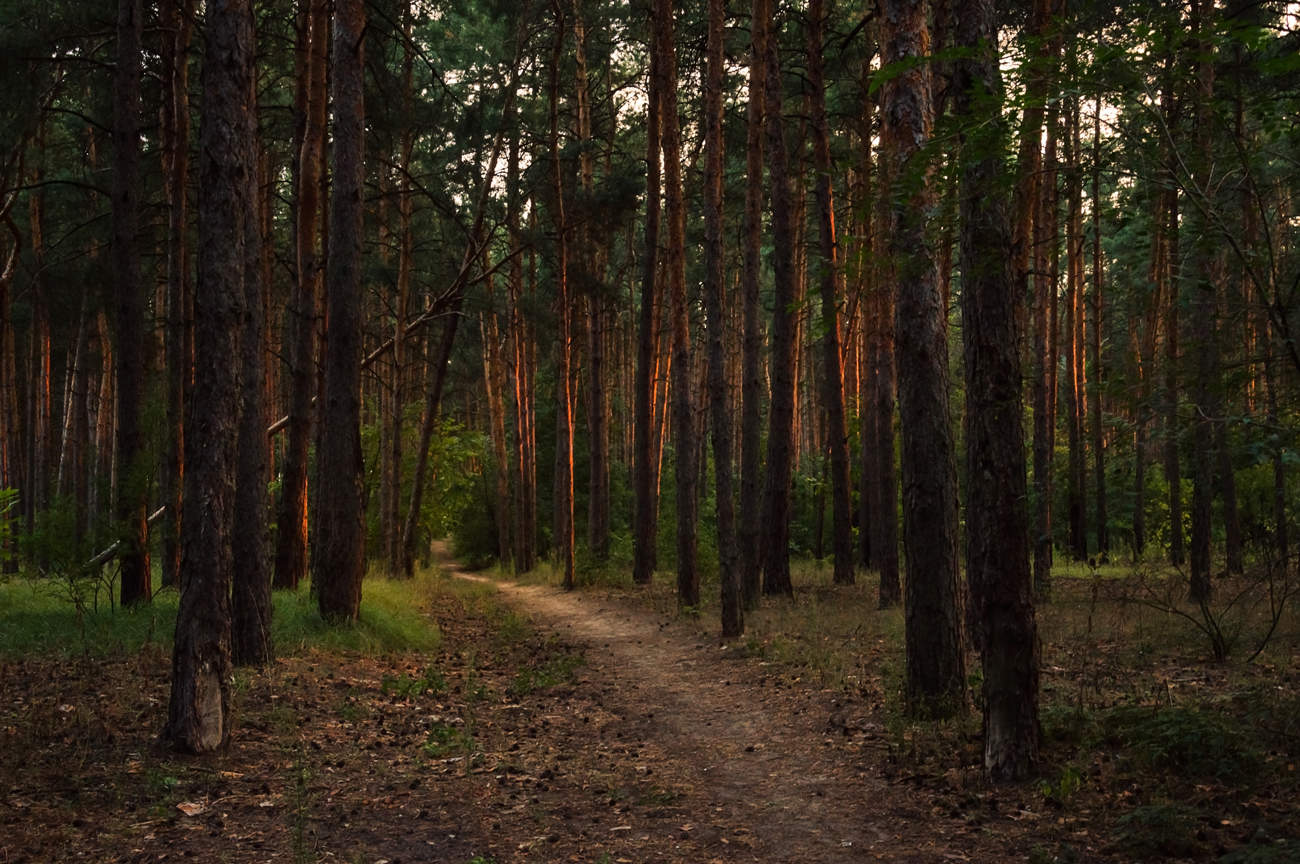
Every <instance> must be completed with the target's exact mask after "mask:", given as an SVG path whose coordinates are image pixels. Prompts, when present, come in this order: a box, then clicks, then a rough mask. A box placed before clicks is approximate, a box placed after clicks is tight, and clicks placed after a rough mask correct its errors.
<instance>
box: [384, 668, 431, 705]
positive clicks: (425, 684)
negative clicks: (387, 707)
mask: <svg viewBox="0 0 1300 864" xmlns="http://www.w3.org/2000/svg"><path fill="white" fill-rule="evenodd" d="M380 689H381V690H382V691H383V692H384V693H386V694H388V693H391V694H394V695H396V696H401V697H402V698H404V699H412V698H415V697H417V696H426V695H430V694H435V695H436V694H439V693H446V692H447V679H446V677H445V676H444V675H443V674H442V673H441V672H440V671H438V670H437V669H435V668H433V667H432V666H428V667H426V668H425V670H424V672H423V673H421V674H420V676H419V677H416V676H413V675H407V674H406V673H405V672H403V673H401V674H399V675H385V676H384V677H383V680H382V681H381V682H380Z"/></svg>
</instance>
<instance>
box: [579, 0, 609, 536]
mask: <svg viewBox="0 0 1300 864" xmlns="http://www.w3.org/2000/svg"><path fill="white" fill-rule="evenodd" d="M573 40H574V58H575V60H576V73H577V81H576V82H575V83H576V93H577V109H578V118H577V119H578V129H577V132H578V144H579V147H580V149H579V152H578V166H579V168H578V182H579V186H580V188H581V190H582V198H583V210H584V213H583V215H582V217H581V218H580V219H579V223H578V227H577V238H576V239H577V244H576V245H577V253H578V254H577V255H576V256H574V257H575V258H576V261H577V264H578V267H577V270H578V283H579V285H580V286H581V287H582V291H583V293H584V294H585V297H586V303H587V321H586V324H587V332H586V337H587V370H586V371H587V455H588V481H587V545H588V547H589V549H590V551H591V557H592V558H593V559H595V560H596V561H605V560H607V559H608V558H609V428H608V425H607V424H606V417H607V416H608V410H607V408H606V407H605V403H606V400H607V396H606V394H605V332H604V331H605V298H604V294H603V286H601V285H600V279H601V274H600V273H599V272H598V268H597V267H596V259H597V257H598V256H597V254H596V245H595V237H594V232H593V230H592V229H593V227H594V226H593V225H592V215H591V214H592V212H593V211H592V210H591V204H592V200H591V199H592V195H593V192H594V189H595V168H594V165H595V163H594V159H593V156H592V146H591V144H592V137H591V87H590V82H589V77H588V73H587V29H586V25H585V23H584V22H583V19H582V4H581V2H580V0H573Z"/></svg>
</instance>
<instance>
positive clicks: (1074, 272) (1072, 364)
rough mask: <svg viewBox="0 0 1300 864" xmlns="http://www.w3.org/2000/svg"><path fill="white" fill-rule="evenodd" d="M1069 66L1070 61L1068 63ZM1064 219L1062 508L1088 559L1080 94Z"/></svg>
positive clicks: (1071, 112) (1072, 115) (1073, 117)
mask: <svg viewBox="0 0 1300 864" xmlns="http://www.w3.org/2000/svg"><path fill="white" fill-rule="evenodd" d="M1071 65H1073V63H1072V64H1071ZM1065 128H1066V141H1065V146H1066V187H1067V190H1066V198H1067V205H1066V206H1067V208H1068V210H1067V213H1066V217H1065V226H1066V227H1065V374H1066V380H1065V414H1066V418H1065V419H1066V430H1067V436H1068V443H1069V467H1068V471H1067V474H1066V509H1067V511H1068V514H1069V522H1070V554H1071V555H1072V556H1073V557H1074V559H1075V560H1076V561H1082V560H1084V559H1085V558H1087V557H1088V517H1087V510H1086V509H1085V508H1086V505H1085V500H1086V492H1085V469H1084V464H1085V461H1084V452H1083V450H1084V438H1083V426H1084V423H1083V419H1084V412H1085V404H1084V403H1085V398H1086V397H1085V387H1086V383H1085V381H1084V374H1083V371H1084V367H1083V351H1084V343H1083V332H1084V325H1083V310H1084V284H1083V230H1082V224H1083V223H1082V219H1083V215H1082V214H1083V180H1082V173H1081V172H1082V169H1081V168H1080V166H1079V97H1078V96H1077V95H1073V96H1070V97H1069V100H1068V102H1067V106H1066V121H1065Z"/></svg>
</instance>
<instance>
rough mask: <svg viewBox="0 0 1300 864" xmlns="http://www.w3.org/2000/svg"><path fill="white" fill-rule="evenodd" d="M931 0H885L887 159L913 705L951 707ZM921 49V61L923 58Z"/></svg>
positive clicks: (944, 360)
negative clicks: (930, 151)
mask: <svg viewBox="0 0 1300 864" xmlns="http://www.w3.org/2000/svg"><path fill="white" fill-rule="evenodd" d="M927 6H928V4H927V3H925V2H921V0H881V2H880V6H879V10H880V13H881V62H882V64H883V65H884V66H885V67H886V68H893V69H897V70H898V74H897V75H895V76H893V77H892V78H890V80H889V81H888V82H887V83H886V84H885V85H884V86H883V87H882V89H881V96H882V106H881V110H882V126H881V145H882V148H883V155H882V170H883V171H884V172H885V173H886V176H887V187H888V189H889V191H890V196H891V212H890V225H889V235H888V236H889V238H890V240H889V248H888V253H889V256H890V258H891V260H892V263H893V266H894V268H895V278H896V283H895V284H896V286H897V293H896V301H895V309H894V322H895V333H896V338H897V346H896V352H895V353H896V357H897V362H898V406H899V415H900V418H901V420H902V469H903V548H904V553H905V556H906V561H907V579H906V597H905V606H906V656H907V701H908V706H909V710H910V711H911V712H912V713H914V714H917V715H921V716H932V717H938V716H946V715H950V714H953V713H956V712H959V711H961V710H962V708H963V707H964V703H965V695H964V694H965V684H966V668H965V658H964V656H963V652H962V631H961V621H960V617H959V615H958V611H957V610H958V607H959V603H958V597H959V587H958V579H957V576H958V566H957V476H956V468H955V466H954V463H953V458H954V457H953V443H952V424H951V415H950V413H949V409H948V345H947V338H946V336H947V328H946V322H945V320H944V310H945V306H944V301H943V295H942V292H941V287H940V284H939V276H938V272H937V268H936V256H935V254H934V248H933V241H932V238H931V237H930V232H929V227H930V226H929V222H930V220H931V218H932V217H933V213H934V208H935V205H936V199H935V194H934V189H933V179H932V176H931V174H932V170H931V168H930V166H929V165H928V164H927V158H928V157H927V156H926V154H925V152H924V148H925V147H926V146H927V145H928V143H929V141H930V135H931V131H932V129H933V123H934V108H933V100H932V94H931V81H930V70H929V66H928V65H927V64H926V63H925V62H924V60H923V58H926V57H928V56H929V54H930V37H929V31H928V29H927V25H926V8H927ZM918 61H919V62H918Z"/></svg>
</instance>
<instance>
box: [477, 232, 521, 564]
mask: <svg viewBox="0 0 1300 864" xmlns="http://www.w3.org/2000/svg"><path fill="white" fill-rule="evenodd" d="M490 266H491V264H490V261H489V260H488V253H487V250H486V249H485V250H484V252H483V270H484V272H485V273H487V272H488V271H489V270H490ZM492 282H493V280H492V277H491V275H489V276H488V277H487V281H486V285H485V287H486V295H487V301H488V309H487V310H486V311H484V312H482V313H480V314H479V335H480V336H481V338H482V342H483V395H484V396H485V398H486V400H487V413H488V433H489V439H490V440H491V442H492V454H493V456H494V458H495V462H496V464H495V465H494V466H493V469H492V471H491V474H492V480H493V492H494V496H495V497H494V499H493V506H492V515H493V522H494V523H495V524H496V530H497V548H496V554H497V560H498V561H500V562H501V563H502V564H507V563H508V562H509V561H510V557H511V550H512V547H511V541H510V531H511V527H512V526H513V525H514V524H515V514H514V513H513V510H512V508H511V506H510V460H509V457H508V456H507V446H506V406H505V397H504V391H505V377H506V373H505V360H504V359H503V358H502V356H501V327H500V325H499V324H498V317H497V312H496V298H495V296H494V293H495V292H494V290H493V284H492Z"/></svg>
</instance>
